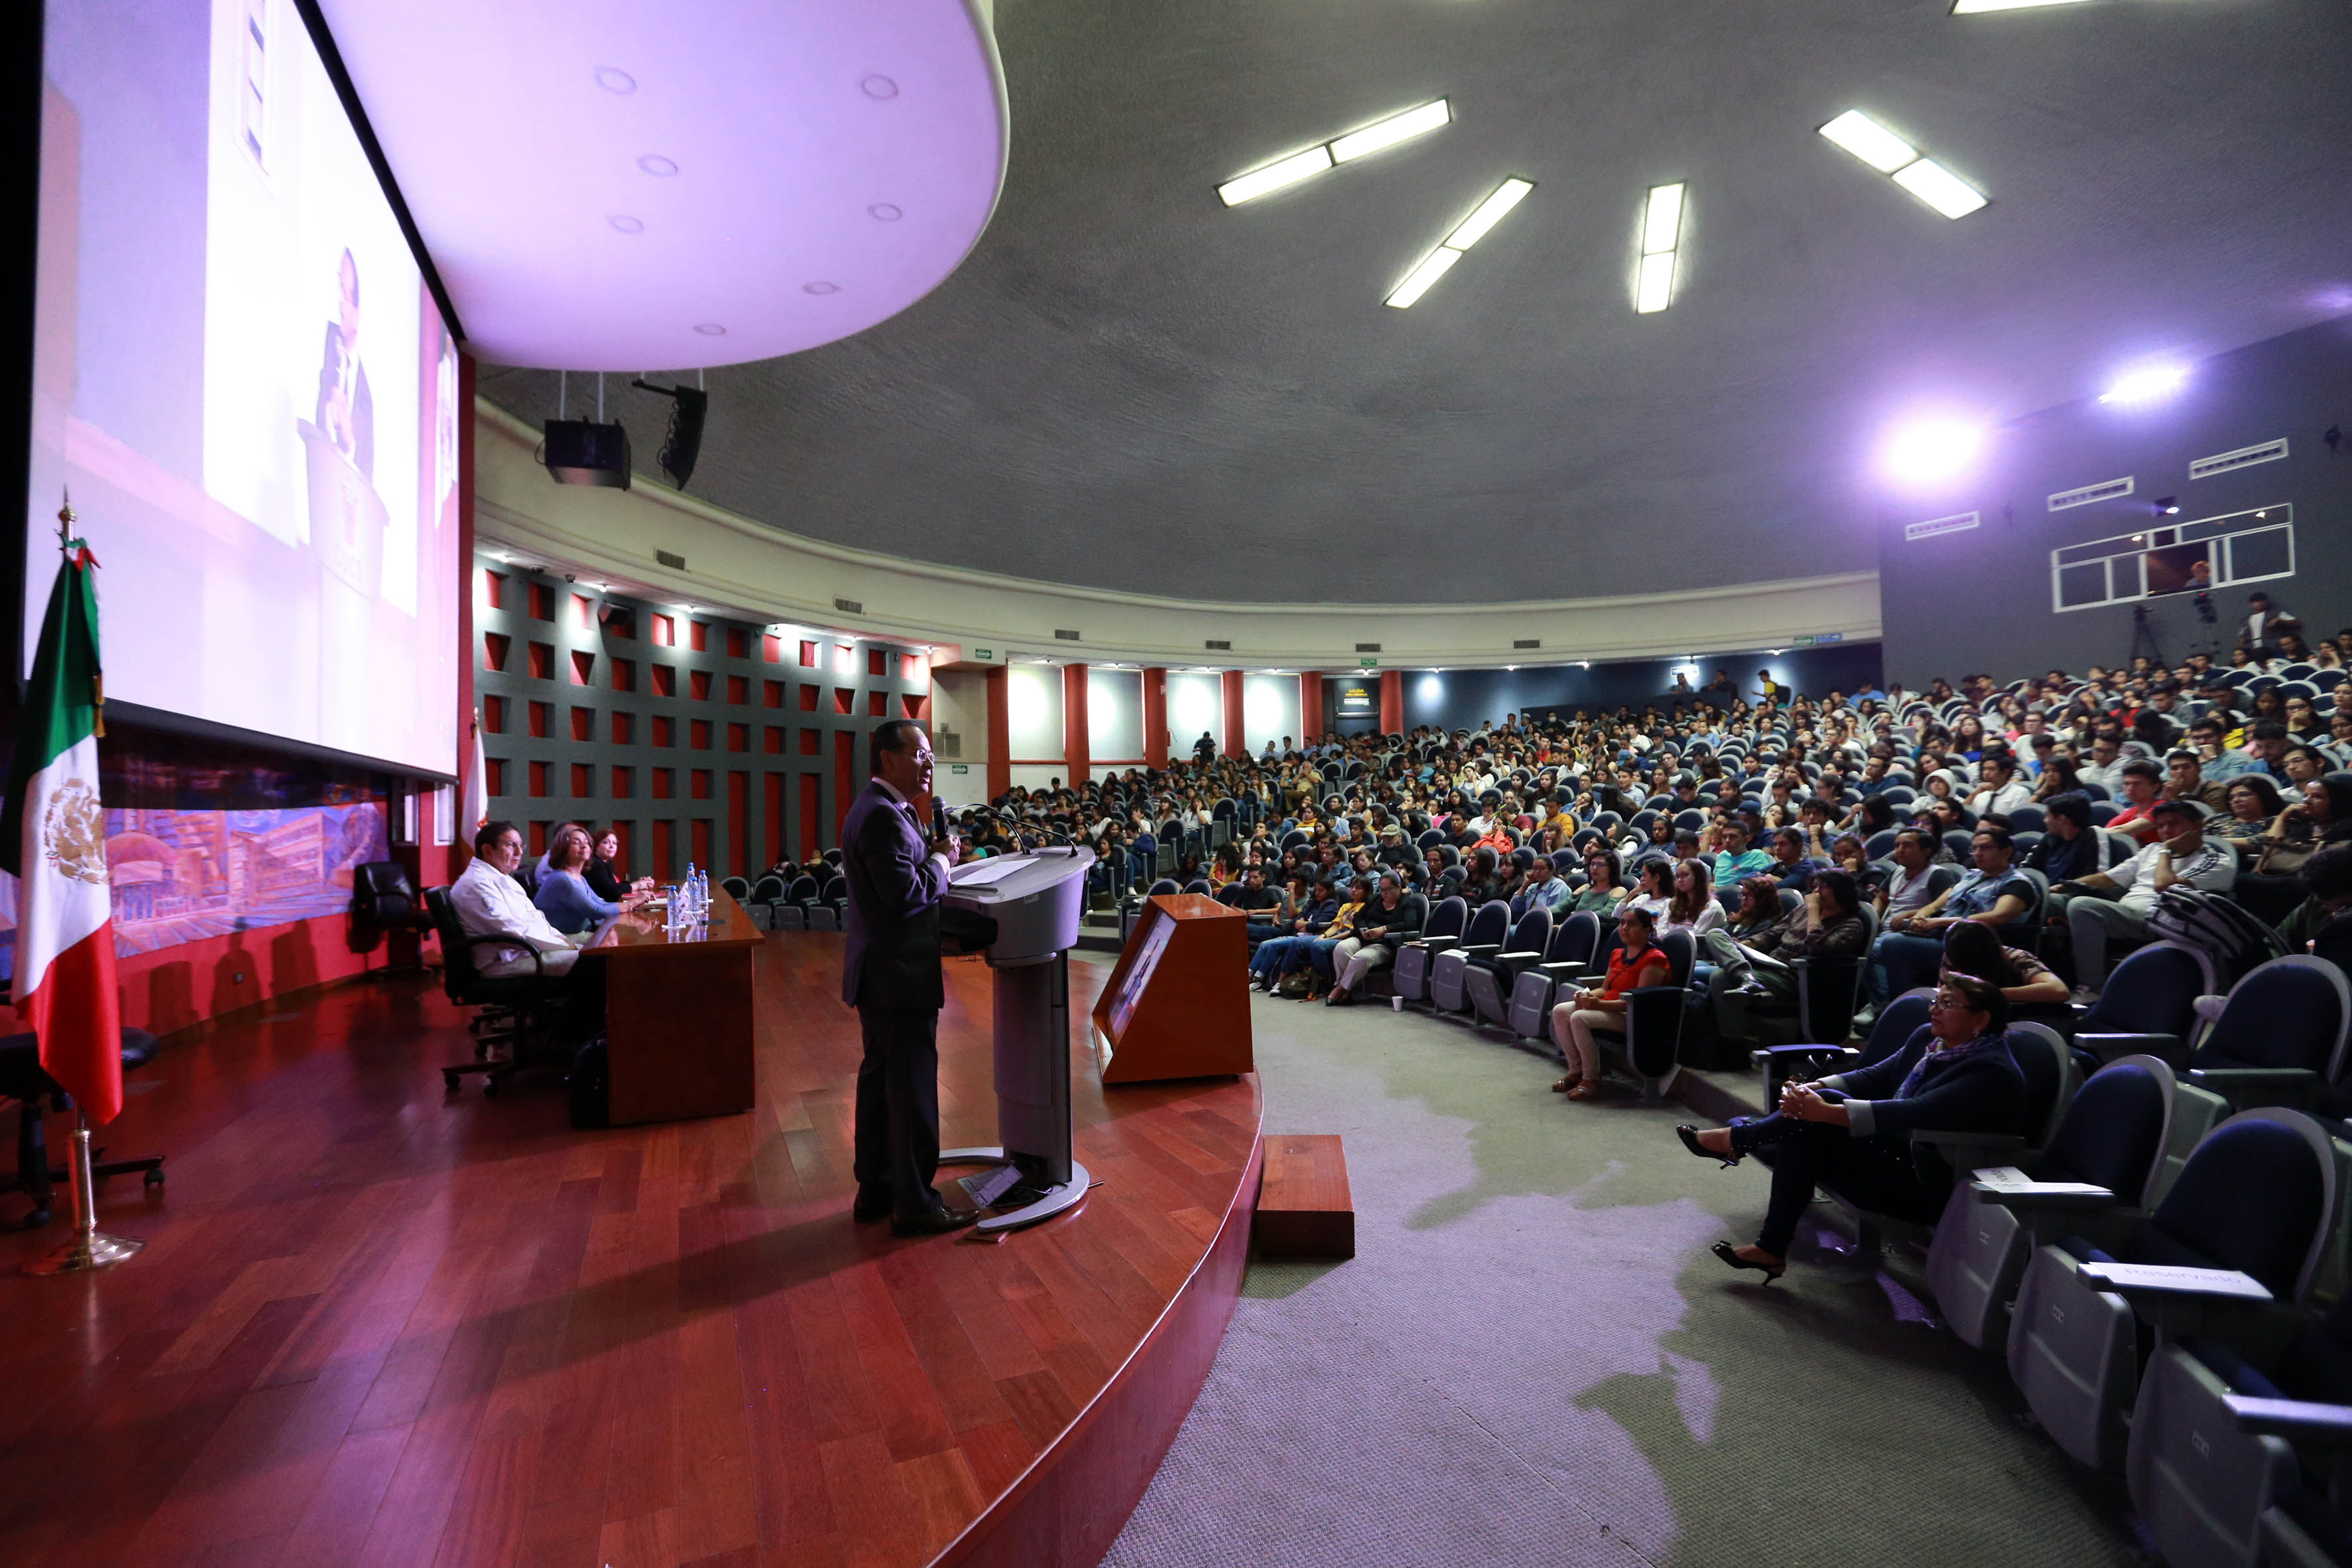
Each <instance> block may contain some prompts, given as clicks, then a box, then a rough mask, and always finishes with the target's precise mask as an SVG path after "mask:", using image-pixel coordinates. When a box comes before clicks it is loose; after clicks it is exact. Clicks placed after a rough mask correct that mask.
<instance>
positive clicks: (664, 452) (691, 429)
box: [629, 376, 710, 489]
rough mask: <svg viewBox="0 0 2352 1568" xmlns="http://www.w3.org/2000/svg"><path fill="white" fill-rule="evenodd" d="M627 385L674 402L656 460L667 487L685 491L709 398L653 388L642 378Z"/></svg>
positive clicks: (689, 390) (684, 389)
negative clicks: (670, 485) (667, 478)
mask: <svg viewBox="0 0 2352 1568" xmlns="http://www.w3.org/2000/svg"><path fill="white" fill-rule="evenodd" d="M629 384H630V385H631V386H634V387H636V388H638V389H639V390H641V391H645V392H652V393H657V394H659V395H662V396H664V397H667V398H670V399H672V400H674V406H673V407H672V408H671V409H670V413H669V433H668V434H667V436H665V437H662V446H661V451H660V453H659V455H658V456H657V458H656V461H658V462H659V463H660V464H661V468H662V472H663V473H665V474H667V475H668V476H669V477H670V482H671V483H673V484H675V485H676V486H677V488H678V489H686V481H687V480H688V479H692V478H693V477H694V459H695V458H698V457H699V456H700V455H701V452H702V416H704V415H706V414H708V413H709V412H710V395H709V393H707V392H705V391H703V390H702V389H701V388H699V387H694V386H656V385H655V384H653V383H652V382H650V381H647V380H646V379H645V378H644V377H642V376H640V377H638V378H637V379H636V380H635V381H632V382H631V383H629Z"/></svg>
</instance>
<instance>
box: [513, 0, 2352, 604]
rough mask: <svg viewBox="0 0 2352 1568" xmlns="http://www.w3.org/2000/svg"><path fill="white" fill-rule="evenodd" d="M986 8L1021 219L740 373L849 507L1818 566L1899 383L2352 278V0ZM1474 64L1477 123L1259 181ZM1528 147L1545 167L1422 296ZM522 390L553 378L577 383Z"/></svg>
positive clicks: (832, 509) (1521, 171) (1666, 568)
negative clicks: (900, 308)
mask: <svg viewBox="0 0 2352 1568" xmlns="http://www.w3.org/2000/svg"><path fill="white" fill-rule="evenodd" d="M861 9H862V8H861ZM996 21H997V29H996V31H997V41H998V45H999V47H1000V49H1001V50H1002V53H1003V62H1004V69H1005V75H1006V80H1007V84H1008V88H1009V90H1010V95H1011V99H1012V105H1013V116H1014V119H1015V120H1016V121H1017V122H1018V124H1019V127H1020V134H1021V152H1020V156H1019V157H1018V158H1016V159H1015V160H1014V161H1013V164H1012V167H1011V169H1010V172H1009V174H1008V177H1007V181H1006V184H1005V188H1004V194H1003V200H1002V203H1001V204H1000V206H999V210H998V212H997V215H996V216H995V219H994V220H993V222H992V225H991V226H990V228H989V231H988V233H987V235H986V236H985V237H983V238H982V241H981V243H980V244H979V245H978V246H977V247H975V249H974V250H973V253H972V255H971V257H970V258H968V259H967V260H966V262H965V263H964V265H963V266H962V267H961V268H960V269H959V270H958V271H957V272H956V274H955V275H954V276H953V277H952V278H950V279H949V280H948V281H947V282H946V283H945V284H944V285H942V286H941V287H940V288H939V289H937V290H935V291H934V292H932V293H931V294H930V295H929V296H928V297H927V298H925V299H924V300H922V301H921V302H920V303H919V304H918V305H916V306H915V307H914V308H912V309H910V310H907V311H906V312H905V313H903V314H901V315H899V316H898V317H897V318H895V319H893V320H891V321H887V322H885V323H883V324H881V325H880V326H878V327H876V328H875V329H873V330H872V331H867V332H865V333H863V334H861V335H859V336H858V337H856V338H854V339H850V340H847V341H845V342H835V343H832V344H830V345H827V346H825V347H824V348H821V349H817V350H814V351H813V352H810V353H802V354H798V355H794V356H793V357H790V358H785V359H776V360H770V361H766V362H762V363H755V364H747V365H741V366H739V367H736V368H734V369H730V370H728V371H725V372H723V373H719V374H714V375H713V376H712V377H711V378H710V383H709V385H710V391H711V406H710V417H709V426H708V431H707V435H706V437H705V441H704V445H703V448H702V459H701V466H700V468H699V469H698V472H697V474H696V476H695V479H694V484H693V488H694V489H695V490H696V492H697V493H698V494H700V495H702V496H704V497H706V498H707V499H709V500H712V501H715V502H716V503H718V504H719V505H721V506H724V507H727V508H730V509H731V510H736V511H740V512H741V513H743V514H745V515H747V516H749V517H751V518H754V519H757V520H760V521H763V522H766V523H768V524H771V525H772V526H774V527H777V528H780V529H784V530H788V531H793V532H795V533H800V534H803V535H808V536H811V537H814V538H816V539H819V540H825V541H831V542H840V543H846V544H855V545H859V546H863V547H866V548H869V549H883V550H890V551H894V552H898V553H900V554H902V555H905V556H908V557H912V558H916V559H920V560H925V561H930V562H936V563H947V564H950V565H961V566H967V567H972V568H977V569H982V570H986V571H990V572H995V573H1003V574H1013V575H1016V576H1023V577H1029V578H1034V579H1039V580H1043V581H1046V582H1055V583H1071V584H1087V585H1091V586H1097V587H1105V588H1113V589H1123V590H1132V591H1138V592H1146V593H1154V594H1161V595H1167V594H1171V593H1172V594H1179V595H1181V594H1184V593H1187V592H1191V591H1197V592H1199V593H1201V594H1202V595H1205V596H1208V597H1213V598H1217V599H1226V600H1231V599H1255V600H1263V601H1278V600H1298V599H1306V598H1315V599H1326V600H1330V601H1335V602H1336V601H1349V602H1362V603H1463V602H1471V601H1477V600H1486V599H1497V598H1500V599H1509V600H1527V599H1531V598H1549V597H1559V598H1574V597H1580V596H1590V595H1594V594H1605V593H1625V592H1635V591H1641V590H1666V589H1679V588H1686V587H1696V586H1704V585H1709V584H1726V583H1736V582H1739V581H1743V580H1753V579H1757V578H1774V579H1778V578H1795V577H1806V576H1813V575H1821V574H1832V573H1836V572H1839V571H1842V570H1850V569H1852V568H1853V567H1854V566H1856V565H1864V566H1867V565H1871V564H1874V563H1875V559H1876V552H1875V545H1874V542H1873V536H1872V531H1871V517H1872V512H1873V508H1874V496H1873V494H1872V492H1871V489H1870V486H1869V483H1868V481H1867V479H1866V477H1865V468H1866V462H1865V456H1866V453H1867V451H1868V449H1869V447H1870V446H1871V444H1872V443H1873V441H1874V439H1875V438H1876V437H1877V436H1878V434H1879V433H1880V432H1881V431H1882V430H1883V429H1884V428H1885V425H1886V424H1887V422H1888V420H1889V419H1890V418H1892V417H1893V416H1895V415H1897V414H1899V413H1901V412H1903V411H1906V410H1908V409H1912V408H1922V409H1924V408H1936V409H1938V410H1956V411H1959V412H1962V413H1965V414H1968V415H1969V416H1981V417H1988V418H1996V419H1997V418H2004V417H2009V416H2015V415H2018V414H2021V413H2024V412H2027V411H2030V410H2032V409H2035V408H2039V407H2042V406H2046V405H2052V404H2055V403H2061V402H2064V401H2068V400H2071V399H2073V398H2075V397H2079V396H2082V395H2085V394H2086V393H2089V392H2092V391H2095V390H2096V389H2097V386H2098V385H2099V383H2100V380H2101V378H2102V377H2104V376H2105V374H2108V373H2110V372H2111V371H2112V370H2113V369H2114V368H2115V367H2116V366H2117V365H2118V364H2121V363H2127V362H2130V361H2132V360H2134V359H2137V358H2140V357H2143V356H2146V355H2147V354H2151V353H2167V354H2177V355H2185V356H2190V357H2194V356H2196V355H2200V354H2204V353H2213V352H2218V351H2220V350H2222V349H2225V348H2230V347H2234V346H2237V345H2239V344H2242V343H2245V342H2252V341H2256V340H2259V339H2261V338H2264V337H2268V336H2271V335H2273V334H2275V333H2277V332H2281V331H2288V330H2291V329H2294V328H2295V327H2298V326H2302V325H2305V324H2307V323H2309V322H2311V321H2315V320H2319V319H2322V318H2324V317H2326V316H2328V315H2332V314H2336V313H2340V312H2342V311H2344V310H2347V309H2352V259H2347V258H2352V203H2347V202H2345V201H2343V200H2341V199H2340V198H2341V195H2342V182H2343V178H2344V175H2343V156H2342V150H2343V148H2344V147H2346V146H2347V145H2352V11H2347V8H2346V7H2344V6H2343V5H2341V4H2340V3H2339V0H2112V3H2105V4H2100V3H2094V4H2076V5H2061V6H2054V7H2052V8H2048V9H2040V10H2016V11H2006V12H1996V13H1990V14H1980V15H1968V16H1953V15H1950V14H1948V3H1947V0H1899V3H1898V0H1784V3H1783V4H1781V5H1775V6H1773V7H1770V8H1769V18H1767V16H1766V14H1765V13H1759V11H1758V10H1757V9H1756V7H1754V6H1753V5H1746V4H1734V3H1732V0H1688V3H1685V4H1681V5H1672V6H1662V5H1656V4H1654V3H1652V0H1588V3H1585V4H1580V5H1560V4H1558V3H1556V0H1478V3H1475V4H1472V3H1467V0H1286V3H1285V4H1283V5H1265V4H1263V0H1202V3H1201V4H1197V5H1184V6H1166V5H1145V4H1141V3H1140V0H1119V3H1115V4H1114V3H1105V4H1101V5H1086V6H1051V7H1049V6H1045V5H1025V4H1024V5H1008V6H1006V7H1005V8H1004V9H1003V12H1002V13H1001V14H1000V15H999V16H997V18H996ZM1439 97H1444V98H1446V99H1449V100H1451V102H1452V104H1453V110H1454V121H1453V123H1451V124H1449V125H1446V126H1444V128H1442V129H1440V130H1437V131H1434V132H1431V133H1429V134H1426V135H1423V136H1421V137H1419V138H1417V139H1416V140H1413V141H1412V142H1407V143H1404V144H1402V145H1399V146H1396V147H1392V148H1390V149H1388V150H1386V151H1383V152H1381V153H1375V154H1373V155H1371V156H1369V157H1366V158H1363V159H1361V160H1360V161H1357V162H1353V163H1348V164H1346V165H1344V166H1342V167H1339V168H1338V169H1335V170H1333V171H1331V172H1329V173H1328V174H1323V175H1320V176H1319V177H1318V178H1315V179H1312V180H1309V181H1307V182H1306V183H1304V184H1299V185H1297V186H1295V187H1293V188H1291V189H1288V190H1286V191H1283V192H1280V193H1278V194H1276V195H1271V196H1268V197H1265V198H1264V199H1261V200H1258V201H1255V202H1251V203H1249V204H1247V205H1242V206H1238V207H1233V208H1226V207H1224V206H1223V205H1221V204H1220V202H1219V201H1218V198H1217V195H1216V194H1215V189H1214V187H1215V186H1216V184H1218V182H1220V181H1223V180H1225V179H1228V178H1231V177H1232V176H1234V175H1235V174H1241V173H1243V172H1244V171H1247V170H1250V169H1252V168H1254V167H1255V166H1257V165H1259V164H1261V163H1265V162H1267V161H1268V160H1271V159H1274V158H1277V157H1280V156H1282V155H1284V154H1286V153H1292V152H1295V151H1296V150H1297V149H1298V148H1300V147H1302V146H1306V145H1308V144H1310V143H1313V142H1318V141H1320V140H1323V139H1325V138H1328V137H1330V136H1333V135H1337V134H1339V133H1340V132H1346V131H1348V130H1350V129H1352V128H1354V127H1357V126H1360V125H1362V124H1364V123H1366V122H1368V121H1372V120H1375V119H1377V118H1379V117H1380V116H1381V115H1384V114H1388V113H1391V112H1393V111H1395V110H1401V109H1404V108H1408V107H1411V106H1412V105H1415V104H1419V103H1423V102H1425V101H1427V100H1432V99H1435V98H1439ZM1854 108H1859V109H1862V110H1865V111H1867V112H1868V113H1870V114H1872V115H1873V116H1874V117H1875V118H1877V119H1878V120H1879V121H1882V122H1884V123H1885V125H1887V126H1890V127H1892V128H1893V129H1895V131H1897V132H1901V133H1902V134H1904V135H1905V136H1906V137H1907V138H1909V139H1910V140H1911V141H1912V142H1914V143H1915V144H1916V145H1917V146H1918V147H1920V148H1922V149H1924V150H1926V151H1927V152H1928V153H1930V154H1931V155H1932V156H1934V157H1935V158H1937V160H1938V161H1940V162H1941V163H1944V164H1946V165H1948V167H1950V168H1951V169H1952V170H1953V171H1954V172H1956V173H1957V174H1959V175H1961V176H1962V177H1963V178H1965V179H1967V180H1968V181H1969V182H1970V183H1971V184H1975V185H1977V186H1978V187H1979V188H1981V189H1982V190H1984V191H1986V192H1987V193H1988V194H1989V195H1990V198H1991V204H1990V206H1988V207H1986V208H1985V209H1983V210H1982V211H1979V212H1977V213H1974V214H1972V215H1970V216H1966V217H1964V218H1961V219H1959V220H1958V221H1949V220H1947V219H1946V218H1944V217H1942V216H1937V214H1936V213H1935V212H1933V211H1931V210H1929V209H1928V208H1927V206H1925V205H1922V204H1921V203H1920V202H1918V201H1916V200H1914V199H1913V198H1912V196H1910V195H1907V194H1906V192H1905V191H1904V190H1903V189H1900V188H1898V187H1897V186H1896V185H1895V184H1894V183H1893V182H1892V181H1890V180H1888V179H1887V178H1886V177H1885V176H1884V175H1882V174H1876V173H1874V172H1873V171H1872V170H1871V169H1870V168H1869V167H1867V166H1865V165H1864V163H1860V162H1858V161H1857V160H1856V159H1855V158H1854V157H1853V156H1851V155H1849V154H1848V153H1845V152H1843V151H1841V150H1840V149H1839V148H1837V147H1835V146H1832V145H1831V144H1830V143H1829V142H1827V141H1825V140H1824V139H1823V138H1822V137H1821V136H1819V135H1818V134H1816V133H1815V130H1816V127H1818V126H1820V125H1822V124H1823V123H1824V122H1826V121H1829V120H1831V119H1832V117H1833V116H1835V115H1837V114H1839V113H1840V112H1842V111H1843V110H1848V109H1854ZM1509 175H1518V176H1522V177H1524V178H1527V179H1529V180H1532V181H1534V182H1536V189H1535V191H1534V193H1533V194H1532V195H1530V196H1528V199H1527V200H1526V201H1525V202H1524V203H1522V204H1521V205H1520V206H1519V207H1518V208H1517V210H1516V211H1515V212H1513V213H1512V214H1511V215H1510V216H1508V217H1507V219H1505V220H1504V221H1503V222H1502V223H1501V224H1500V225H1499V226H1496V228H1495V230H1494V231H1493V232H1492V233H1491V234H1490V235H1489V236H1488V237H1486V238H1485V239H1484V240H1483V241H1481V242H1480V243H1479V245H1478V246H1477V247H1476V248H1475V250H1474V251H1472V252H1471V253H1470V254H1469V255H1468V256H1467V257H1466V258H1464V259H1463V260H1462V261H1461V262H1460V264H1459V265H1457V266H1456V267H1454V269H1453V270H1452V271H1451V272H1450V273H1449V274H1447V275H1446V276H1445V277H1444V279H1442V280H1440V281H1439V282H1438V283H1437V285H1436V286H1435V287H1434V288H1433V289H1431V290H1430V292H1429V293H1428V295H1427V296H1426V297H1425V298H1423V300H1421V302H1420V303H1419V304H1417V305H1416V306H1414V307H1413V308H1412V309H1411V310H1387V309H1383V308H1382V306H1381V300H1382V298H1383V297H1384V296H1385V295H1386V294H1387V293H1388V292H1389V290H1390V289H1391V288H1392V287H1393V286H1394V285H1395V284H1396V283H1397V281H1398V280H1399V279H1401V278H1402V277H1403V276H1404V275H1405V273H1406V272H1407V271H1408V270H1409V269H1410V268H1412V266H1413V265H1414V263H1415V262H1416V261H1417V260H1418V259H1419V258H1421V257H1423V256H1424V255H1425V254H1427V253H1428V251H1429V249H1430V247H1432V246H1433V245H1434V244H1435V243H1436V242H1437V241H1439V240H1440V239H1441V238H1443V237H1444V236H1445V235H1446V234H1447V232H1448V231H1449V230H1450V229H1451V228H1452V227H1453V226H1454V224H1455V223H1456V222H1457V221H1459V220H1460V218H1461V217H1462V216H1463V215H1464V214H1465V213H1466V212H1468V211H1469V210H1470V209H1471V207H1472V206H1474V205H1475V204H1476V203H1477V202H1478V200H1479V199H1480V198H1481V197H1482V196H1484V195H1486V193H1487V192H1489V191H1491V190H1493V189H1494V188H1495V186H1496V183H1497V182H1498V181H1499V180H1501V179H1502V178H1504V177H1505V176H1509ZM1676 181H1679V182H1684V183H1685V184H1686V185H1687V188H1688V207H1687V226H1686V230H1685V236H1684V242H1683V247H1682V252H1681V258H1680V268H1679V281H1678V285H1677V289H1676V292H1675V300H1674V304H1673V308H1672V309H1670V310H1665V311H1663V312H1660V313H1657V314H1650V315H1636V314H1635V313H1634V311H1633V308H1632V303H1633V294H1632V289H1633V269H1634V265H1635V256H1636V250H1637V245H1638V238H1637V216H1638V213H1639V209H1640V205H1641V203H1642V201H1643V193H1644V192H1645V191H1646V190H1647V189H1648V188H1649V187H1651V186H1653V185H1656V184H1664V183H1668V182H1676ZM481 385H482V388H483V391H484V394H485V395H487V396H488V397H490V398H492V399H494V400H496V401H498V402H500V403H503V404H505V405H508V406H509V407H512V408H514V409H516V410H518V411H519V412H522V413H525V414H527V415H530V416H534V417H538V416H544V415H546V414H548V413H551V412H552V408H553V402H554V386H553V378H552V377H544V376H537V375H532V374H522V373H501V372H499V371H496V370H488V371H486V372H485V374H484V375H483V378H482V383H481ZM2192 395H2193V393H2192ZM632 396H635V395H632ZM621 406H622V407H623V416H624V417H626V418H628V419H631V420H632V421H635V422H640V423H646V424H648V425H651V424H653V423H654V422H656V421H657V420H658V419H659V418H660V417H661V416H663V415H665V414H666V412H667V405H666V404H655V403H651V402H627V403H624V404H623V405H621ZM651 445H652V443H650V442H646V441H642V440H641V441H640V442H639V443H638V447H639V449H640V450H641V451H643V450H648V449H649V448H650V447H651Z"/></svg>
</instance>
